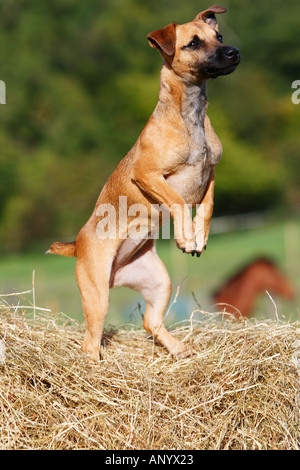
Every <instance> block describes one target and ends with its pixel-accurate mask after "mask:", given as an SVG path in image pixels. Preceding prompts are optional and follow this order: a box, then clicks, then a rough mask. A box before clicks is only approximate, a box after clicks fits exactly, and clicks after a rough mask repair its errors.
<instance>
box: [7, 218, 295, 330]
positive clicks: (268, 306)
mask: <svg viewBox="0 0 300 470" xmlns="http://www.w3.org/2000/svg"><path fill="white" fill-rule="evenodd" d="M47 249H48V246H47V245H46V244H45V246H44V247H41V249H40V252H38V253H37V252H35V253H30V254H29V253H28V254H23V255H14V256H3V257H1V258H0V294H2V295H4V294H10V293H15V292H22V291H27V290H30V289H32V279H33V271H34V292H35V302H36V306H38V307H42V308H49V309H51V310H52V311H53V312H60V311H62V312H64V313H65V314H66V315H68V316H70V317H73V318H76V319H79V320H81V319H82V321H83V315H82V310H81V300H80V295H79V291H78V289H77V286H76V282H75V275H74V268H75V262H76V260H75V259H72V258H63V257H60V256H54V255H45V254H44V253H45V251H46V250H47ZM157 251H158V253H159V255H160V256H161V258H162V259H163V261H164V262H165V264H166V266H167V268H168V271H169V274H170V277H171V280H172V285H173V296H172V299H174V296H175V293H176V291H177V288H178V286H179V285H180V290H179V295H178V298H177V302H176V304H174V305H173V306H172V309H171V310H170V312H169V314H168V319H167V323H173V322H175V321H178V320H182V319H187V318H189V315H190V314H191V312H192V311H193V310H195V309H196V308H197V304H196V302H195V300H194V297H193V295H192V292H193V293H194V295H195V296H196V298H197V300H198V302H199V303H200V304H201V307H203V309H207V310H208V311H209V310H211V309H212V305H211V304H212V302H211V300H210V295H211V293H212V292H213V291H214V290H215V289H216V288H217V287H218V286H219V285H220V284H221V283H222V282H223V281H224V280H225V279H226V278H228V277H229V276H231V275H232V274H234V273H235V271H236V270H238V269H239V268H240V267H241V266H243V265H244V264H245V263H247V262H248V261H251V260H252V259H253V258H255V257H256V256H268V257H271V258H272V259H273V260H274V261H275V262H277V263H278V265H279V266H280V267H281V268H282V269H283V270H284V272H285V273H286V274H287V275H288V276H289V277H290V279H291V280H292V282H293V283H294V285H295V287H296V290H297V294H298V295H297V298H296V300H295V301H284V300H282V299H280V298H276V297H274V300H275V301H276V304H277V306H278V313H279V315H280V316H281V317H283V316H284V317H285V318H286V319H288V318H290V317H291V316H292V318H293V319H299V310H300V266H299V257H300V222H299V221H296V220H292V221H289V222H285V223H279V222H277V223H272V224H268V225H266V226H264V227H260V228H256V229H250V230H243V231H236V232H234V233H226V234H222V235H221V234H220V235H211V236H210V239H209V242H208V246H207V250H206V251H205V252H204V254H203V255H202V256H201V257H200V258H197V257H194V258H193V257H191V256H187V255H183V254H182V253H181V251H179V250H178V249H177V247H176V244H175V242H174V240H171V241H169V240H165V241H159V242H158V244H157ZM3 299H4V301H7V302H8V303H10V304H15V305H16V304H17V302H19V304H20V305H30V302H32V299H33V297H32V294H30V293H28V294H24V295H23V296H18V297H12V298H10V297H3ZM139 303H140V304H141V309H142V311H143V306H144V303H143V300H142V299H141V297H140V296H139V294H137V293H135V292H134V291H131V290H129V289H127V288H118V289H112V291H111V301H110V310H109V314H108V316H107V322H106V323H107V325H109V324H110V325H116V324H120V323H123V322H125V323H128V322H129V323H137V324H140V323H141V314H140V309H139V308H138V304H139ZM273 312H274V306H273V305H272V302H271V301H270V299H269V298H268V296H267V295H266V294H265V295H262V296H261V297H260V299H259V301H258V303H257V308H256V316H258V317H260V318H264V317H270V316H272V315H273Z"/></svg>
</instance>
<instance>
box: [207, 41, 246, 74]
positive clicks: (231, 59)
mask: <svg viewBox="0 0 300 470" xmlns="http://www.w3.org/2000/svg"><path fill="white" fill-rule="evenodd" d="M240 61H241V56H240V51H239V50H238V49H237V48H236V47H228V46H222V47H219V48H218V49H217V51H216V53H215V54H214V56H213V57H212V58H211V60H210V61H208V62H206V63H205V64H202V65H201V72H202V73H203V74H204V75H207V76H208V77H211V78H216V77H219V76H220V75H228V74H229V73H232V72H233V71H234V70H235V69H236V67H237V66H238V65H239V63H240Z"/></svg>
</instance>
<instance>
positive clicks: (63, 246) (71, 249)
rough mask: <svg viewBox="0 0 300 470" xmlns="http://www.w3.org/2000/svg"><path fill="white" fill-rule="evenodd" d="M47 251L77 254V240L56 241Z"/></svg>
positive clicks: (59, 253) (68, 254) (55, 253)
mask: <svg viewBox="0 0 300 470" xmlns="http://www.w3.org/2000/svg"><path fill="white" fill-rule="evenodd" d="M46 253H52V254H53V255H62V256H76V242H70V243H63V242H54V243H52V245H51V246H50V248H49V250H48V251H47V252H46Z"/></svg>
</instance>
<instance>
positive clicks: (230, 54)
mask: <svg viewBox="0 0 300 470" xmlns="http://www.w3.org/2000/svg"><path fill="white" fill-rule="evenodd" d="M224 52H225V56H226V57H227V58H228V59H237V58H239V57H240V51H239V50H238V49H237V48H236V47H227V48H226V50H225V51H224Z"/></svg>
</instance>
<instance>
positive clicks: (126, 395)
mask: <svg viewBox="0 0 300 470" xmlns="http://www.w3.org/2000/svg"><path fill="white" fill-rule="evenodd" d="M174 334H175V335H176V336H177V337H180V338H182V339H185V341H187V342H188V343H189V344H190V345H191V347H193V348H194V350H195V353H196V354H195V356H193V357H191V358H187V359H184V360H175V359H174V358H172V357H171V356H170V355H169V354H167V352H166V351H165V350H164V349H163V348H161V347H160V346H158V345H154V344H153V341H152V339H151V338H149V337H148V336H147V334H146V332H144V331H139V330H138V331H137V330H126V329H122V330H119V331H117V332H115V331H111V332H110V334H107V335H106V337H105V338H106V347H105V348H103V361H102V362H101V363H100V364H99V365H95V366H91V365H89V364H88V362H87V360H86V358H85V356H84V355H83V353H82V352H81V350H80V345H81V342H82V336H83V328H82V326H81V325H79V324H78V323H76V322H75V321H71V320H69V319H67V318H65V317H63V316H58V317H56V318H54V317H53V316H51V315H48V316H47V315H45V314H41V315H36V316H35V319H30V318H29V317H28V315H26V314H25V313H24V312H23V313H22V312H11V311H10V310H5V311H2V313H1V315H0V340H1V344H2V348H4V349H2V350H4V351H5V354H4V355H3V353H2V356H1V357H2V361H0V448H1V449H114V450H118V449H122V450H123V449H129V450H130V449H151V450H154V449H159V450H163V449H177V450H193V449H299V447H300V435H299V425H300V414H299V385H300V383H299V375H300V326H299V324H298V323H294V324H289V323H280V322H276V323H274V322H272V321H264V322H257V321H246V320H242V321H236V320H234V321H231V320H226V321H225V320H223V321H220V319H219V317H218V316H210V317H209V318H207V319H205V320H203V321H201V322H198V323H196V322H193V323H190V324H187V325H186V326H182V327H177V328H176V329H175V331H174ZM3 358H4V359H3Z"/></svg>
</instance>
